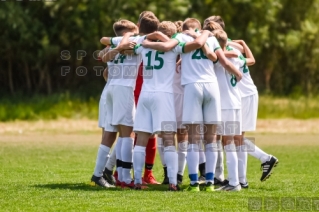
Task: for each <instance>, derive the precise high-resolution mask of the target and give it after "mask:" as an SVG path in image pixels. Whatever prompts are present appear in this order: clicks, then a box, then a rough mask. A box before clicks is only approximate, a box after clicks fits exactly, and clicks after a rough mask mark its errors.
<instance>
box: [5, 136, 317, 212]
mask: <svg viewBox="0 0 319 212" xmlns="http://www.w3.org/2000/svg"><path fill="white" fill-rule="evenodd" d="M316 137H317V136H310V137H309V136H308V137H307V136H303V135H299V136H294V135H291V136H286V135H284V136H277V135H271V136H267V135H256V141H257V143H258V142H259V141H262V143H261V146H262V147H263V149H264V150H266V151H269V152H270V153H272V154H274V155H276V156H277V157H278V158H279V160H280V163H279V165H278V167H277V168H276V169H275V172H274V174H273V175H272V176H271V178H270V179H269V180H268V181H266V182H264V183H261V182H260V181H259V178H260V175H261V172H260V170H259V166H260V163H259V161H257V160H255V159H254V158H252V157H249V166H248V180H249V183H250V188H249V189H248V190H242V191H241V192H237V193H217V192H215V193H205V192H199V193H188V192H177V193H173V192H167V191H165V190H166V188H167V187H166V186H161V185H160V186H152V187H150V188H149V189H148V190H144V191H131V190H121V189H99V188H96V187H91V186H89V185H88V183H89V179H90V177H91V174H92V172H93V168H94V165H95V157H96V152H97V147H98V144H99V140H100V136H99V135H97V134H96V135H95V134H88V135H81V134H79V135H78V136H74V135H59V136H56V135H55V134H47V135H43V134H29V135H28V134H26V135H5V136H2V137H0V164H1V168H0V170H1V171H0V211H248V209H249V208H248V202H251V201H252V200H256V199H252V198H256V197H257V198H263V199H264V201H267V200H269V197H273V198H275V200H279V199H280V198H284V197H292V198H293V199H294V198H297V200H299V199H298V198H300V197H305V198H314V197H318V194H319V181H318V175H319V161H318V150H319V146H318V145H310V144H309V143H308V144H306V145H303V144H302V143H298V142H299V141H300V142H302V140H305V141H307V140H308V141H309V140H315V139H316ZM281 139H289V141H291V142H290V143H291V145H287V146H283V145H280V140H281ZM300 139H301V140H300ZM274 140H278V144H276V145H274V146H267V143H268V142H273V141H274ZM154 172H155V176H156V178H157V179H158V180H161V179H162V168H161V165H160V162H159V158H158V157H157V160H156V164H155V166H154ZM186 173H187V172H186ZM185 179H186V181H185V184H186V183H188V181H187V177H185ZM185 186H186V185H185ZM272 206H273V205H272ZM297 211H300V208H299V210H298V208H297Z"/></svg>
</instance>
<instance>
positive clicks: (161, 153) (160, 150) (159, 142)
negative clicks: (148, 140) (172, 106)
mask: <svg viewBox="0 0 319 212" xmlns="http://www.w3.org/2000/svg"><path fill="white" fill-rule="evenodd" d="M157 152H158V154H159V156H160V159H161V163H162V166H163V171H164V173H163V176H164V179H163V182H162V184H163V185H167V184H169V180H168V176H167V167H166V164H165V160H164V143H163V138H162V135H161V134H158V135H157Z"/></svg>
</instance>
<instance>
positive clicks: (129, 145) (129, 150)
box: [121, 137, 134, 184]
mask: <svg viewBox="0 0 319 212" xmlns="http://www.w3.org/2000/svg"><path fill="white" fill-rule="evenodd" d="M133 146H134V139H133V138H130V137H125V138H122V148H121V157H122V179H123V182H125V183H128V184H129V183H131V181H132V176H131V169H132V165H133Z"/></svg>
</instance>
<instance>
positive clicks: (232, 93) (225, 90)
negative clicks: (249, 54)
mask: <svg viewBox="0 0 319 212" xmlns="http://www.w3.org/2000/svg"><path fill="white" fill-rule="evenodd" d="M229 60H230V61H231V62H232V64H233V65H234V66H235V67H236V68H237V69H240V67H241V66H242V65H243V64H244V63H243V61H242V60H240V59H239V58H229ZM215 72H216V76H217V80H218V86H219V91H220V97H221V98H220V100H221V109H241V96H240V91H239V88H238V83H237V81H236V78H235V76H234V75H232V74H231V73H229V72H228V71H227V70H226V69H225V68H224V67H223V66H222V65H221V64H220V63H219V62H217V63H216V64H215Z"/></svg>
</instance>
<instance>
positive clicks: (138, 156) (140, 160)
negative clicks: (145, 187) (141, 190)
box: [133, 146, 146, 184]
mask: <svg viewBox="0 0 319 212" xmlns="http://www.w3.org/2000/svg"><path fill="white" fill-rule="evenodd" d="M145 150H146V147H143V146H135V147H134V150H133V152H134V154H133V161H134V163H133V167H134V178H135V180H134V183H135V184H142V172H143V168H144V164H145V155H146V153H145Z"/></svg>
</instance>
